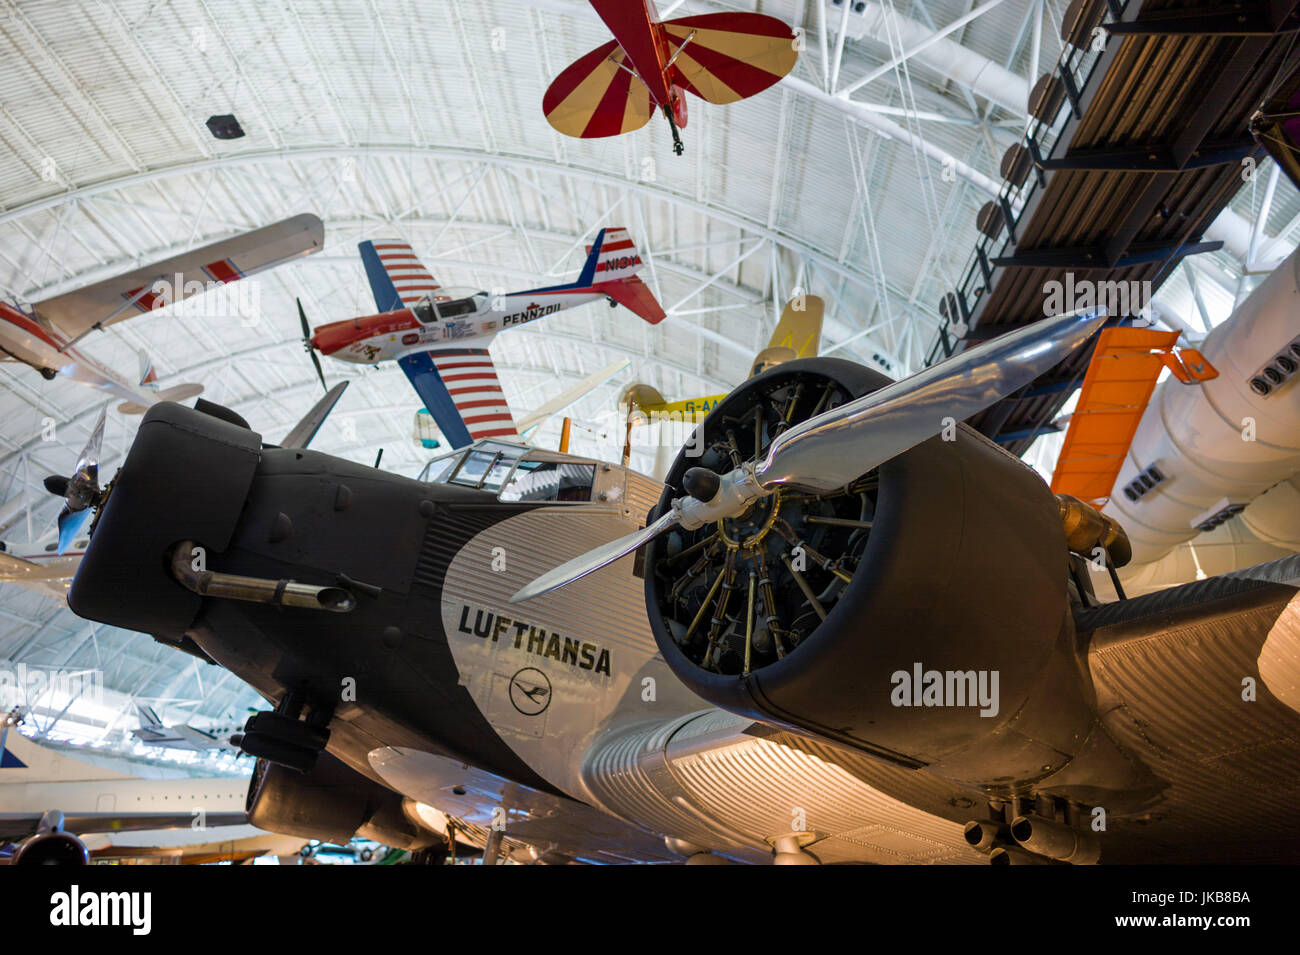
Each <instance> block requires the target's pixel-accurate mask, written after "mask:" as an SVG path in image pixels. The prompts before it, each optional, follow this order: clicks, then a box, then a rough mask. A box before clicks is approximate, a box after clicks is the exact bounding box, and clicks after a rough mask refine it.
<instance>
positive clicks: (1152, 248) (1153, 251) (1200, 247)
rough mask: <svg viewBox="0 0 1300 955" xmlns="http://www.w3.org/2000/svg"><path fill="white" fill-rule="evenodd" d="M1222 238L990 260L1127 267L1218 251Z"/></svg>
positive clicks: (1029, 252) (1004, 264)
mask: <svg viewBox="0 0 1300 955" xmlns="http://www.w3.org/2000/svg"><path fill="white" fill-rule="evenodd" d="M1221 248H1223V243H1222V242H1217V241H1216V242H1188V243H1185V244H1174V245H1169V244H1167V243H1163V242H1158V243H1151V242H1135V243H1133V244H1132V245H1131V246H1130V247H1129V248H1128V249H1127V250H1126V251H1122V252H1121V253H1120V254H1119V255H1118V256H1115V257H1114V258H1111V256H1110V254H1109V249H1108V248H1105V249H1103V248H1095V247H1094V248H1076V249H1026V250H1024V251H1017V252H1015V253H1014V254H1012V255H1004V256H996V257H994V258H993V259H991V260H990V262H992V264H993V265H994V266H995V267H997V268H1030V269H1033V268H1057V269H1079V270H1084V269H1123V268H1128V267H1129V266H1132V265H1142V264H1144V263H1146V262H1159V261H1161V260H1163V259H1165V258H1168V257H1170V256H1180V257H1181V256H1188V255H1196V254H1198V253H1201V252H1217V251H1219V249H1221Z"/></svg>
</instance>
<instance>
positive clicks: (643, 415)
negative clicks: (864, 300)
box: [618, 295, 826, 464]
mask: <svg viewBox="0 0 1300 955" xmlns="http://www.w3.org/2000/svg"><path fill="white" fill-rule="evenodd" d="M825 311H826V303H825V302H824V301H823V300H822V299H821V298H819V297H818V296H816V295H797V296H795V297H794V298H792V299H790V301H788V302H786V303H785V308H784V309H782V311H781V320H780V321H779V322H777V323H776V330H775V331H773V332H772V337H771V339H769V340H768V343H767V347H766V348H764V349H763V350H762V351H760V352H759V353H758V354H757V355H755V356H754V364H753V365H752V366H751V367H750V369H749V375H748V376H747V377H748V378H753V377H754V376H755V375H757V374H760V373H762V372H764V371H767V370H768V369H769V368H772V367H774V366H776V365H779V364H781V363H782V362H786V361H793V360H794V359H796V358H815V357H816V356H817V349H818V346H819V345H820V344H821V338H822V316H823V315H824V314H825ZM725 397H726V395H725V394H720V395H707V396H705V397H703V398H687V399H685V400H683V401H667V400H665V399H664V396H663V395H662V394H660V393H659V391H658V389H656V388H654V387H652V386H650V385H645V384H640V383H637V384H632V385H628V386H627V387H626V388H624V389H623V392H622V394H620V395H619V399H618V407H619V411H620V412H621V413H622V414H624V415H625V416H626V418H627V435H626V439H625V441H624V443H623V463H624V464H626V463H627V461H628V458H629V457H630V456H631V452H632V428H633V427H635V426H636V425H638V424H652V423H654V422H656V421H683V422H687V423H690V424H696V423H698V422H700V421H703V420H704V417H705V415H707V414H708V413H709V412H710V411H711V410H713V406H714V405H716V404H717V403H718V402H719V401H721V400H722V399H723V398H725Z"/></svg>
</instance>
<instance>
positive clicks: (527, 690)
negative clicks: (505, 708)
mask: <svg viewBox="0 0 1300 955" xmlns="http://www.w3.org/2000/svg"><path fill="white" fill-rule="evenodd" d="M510 702H511V703H513V704H514V707H515V709H517V710H518V711H519V712H520V713H522V714H524V716H540V715H541V714H542V713H544V712H545V711H546V708H547V707H548V706H550V705H551V681H550V680H549V679H547V676H546V674H545V673H543V672H542V671H541V670H539V669H537V667H524V668H523V669H522V670H520V671H519V672H518V673H516V674H515V675H514V676H512V677H511V678H510Z"/></svg>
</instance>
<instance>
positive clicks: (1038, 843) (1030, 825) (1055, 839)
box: [1011, 816, 1101, 865]
mask: <svg viewBox="0 0 1300 955" xmlns="http://www.w3.org/2000/svg"><path fill="white" fill-rule="evenodd" d="M1011 838H1013V839H1015V840H1016V842H1017V843H1019V844H1020V847H1021V848H1023V849H1026V850H1028V851H1029V852H1033V853H1036V854H1038V855H1041V856H1046V857H1047V858H1048V859H1056V860H1057V861H1060V862H1068V863H1070V864H1071V865H1096V864H1097V861H1098V860H1099V859H1100V858H1101V845H1100V844H1099V843H1098V841H1097V837H1096V836H1095V835H1093V834H1092V833H1091V832H1087V831H1085V830H1082V829H1076V828H1074V827H1073V826H1067V825H1065V824H1064V823H1061V822H1056V821H1054V820H1051V819H1043V818H1041V817H1039V816H1017V817H1016V818H1015V819H1012V820H1011Z"/></svg>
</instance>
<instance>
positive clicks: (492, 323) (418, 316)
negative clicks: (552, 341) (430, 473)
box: [299, 228, 665, 448]
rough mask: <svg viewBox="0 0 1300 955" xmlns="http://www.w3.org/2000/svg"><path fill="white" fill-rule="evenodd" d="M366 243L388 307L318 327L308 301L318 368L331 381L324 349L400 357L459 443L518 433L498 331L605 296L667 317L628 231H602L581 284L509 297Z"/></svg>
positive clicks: (402, 250) (342, 356)
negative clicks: (495, 350)
mask: <svg viewBox="0 0 1300 955" xmlns="http://www.w3.org/2000/svg"><path fill="white" fill-rule="evenodd" d="M359 248H360V250H361V260H362V262H363V263H364V265H365V269H366V277H367V279H368V280H369V282H370V288H371V291H372V292H373V293H374V297H375V305H376V307H377V308H379V310H380V311H379V314H377V315H370V316H366V317H363V318H353V319H347V320H345V321H341V322H330V323H329V324H326V325H320V326H318V327H317V328H316V329H315V330H314V331H312V330H310V329H309V327H308V324H307V318H306V315H305V314H303V312H302V306H301V305H299V321H300V322H301V324H302V329H303V340H304V342H305V343H306V344H307V347H308V349H309V352H310V354H311V358H312V361H313V362H314V363H315V364H316V371H317V374H319V375H321V381H322V383H323V382H324V375H323V372H322V371H321V367H320V362H319V359H317V357H316V352H319V353H320V354H322V355H328V356H329V357H331V358H337V359H339V360H340V361H348V362H354V363H360V364H377V363H379V362H382V361H390V360H391V361H396V362H397V364H398V367H400V368H401V369H402V371H403V372H405V374H406V377H407V378H408V379H410V382H411V386H412V387H413V388H415V391H416V394H418V395H419V396H420V399H421V400H422V401H423V402H424V406H425V408H426V409H427V410H428V412H429V414H431V415H432V416H433V419H434V420H435V421H436V422H437V424H438V428H439V429H440V430H441V431H442V434H443V436H444V437H445V438H446V439H447V441H448V442H449V443H450V444H451V446H452V447H453V448H461V447H465V446H466V445H468V444H470V443H471V442H473V441H476V440H479V439H481V438H511V437H518V434H519V431H518V429H517V426H516V424H515V421H514V418H513V416H512V415H511V413H510V408H509V406H508V405H507V403H506V400H505V395H504V393H503V392H502V390H501V381H500V379H498V377H497V373H496V368H495V366H494V365H493V364H492V356H491V355H490V354H489V352H488V345H489V344H490V343H491V341H492V339H493V338H495V337H496V335H497V333H499V332H501V331H504V330H505V329H508V328H513V327H515V326H518V325H525V324H528V323H529V322H534V321H536V320H537V319H539V318H544V317H546V316H547V315H553V314H555V313H556V312H559V311H562V310H564V309H568V308H576V307H577V306H579V305H586V304H588V303H590V302H598V301H601V300H607V301H608V302H609V304H610V305H611V306H614V305H622V306H623V307H624V308H627V309H628V310H630V311H632V312H634V313H635V314H636V315H638V316H640V317H641V318H642V319H644V320H645V321H647V322H649V323H650V324H651V325H655V324H658V323H659V322H661V321H663V320H664V317H665V316H664V310H663V308H662V307H661V306H660V305H659V303H658V301H656V300H655V297H654V293H653V292H651V291H650V288H649V286H647V285H646V284H645V283H644V282H642V281H641V279H640V277H639V276H638V275H637V274H636V273H637V272H639V271H640V270H641V266H642V263H641V256H640V254H639V253H638V252H637V250H636V245H635V244H634V243H633V242H632V238H631V236H630V235H629V234H628V232H627V230H626V229H622V228H609V229H601V230H600V231H599V232H598V233H596V238H595V239H594V240H593V241H592V244H591V245H589V246H587V260H586V262H585V264H584V265H583V268H582V272H581V274H580V275H579V276H578V278H577V279H576V280H575V281H573V282H569V283H567V284H564V285H553V286H549V287H546V288H536V289H529V290H527V291H523V292H512V293H510V294H508V295H492V294H489V293H488V292H484V291H474V290H469V289H445V288H443V287H441V286H440V285H438V283H437V282H436V281H435V280H434V278H433V275H432V274H430V272H429V271H428V269H426V268H425V267H424V266H423V265H422V264H421V262H420V260H419V257H418V256H416V254H415V251H414V250H413V249H412V248H411V246H410V245H409V244H407V243H405V242H399V241H382V242H372V241H366V242H362V243H361V244H360V245H359Z"/></svg>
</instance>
